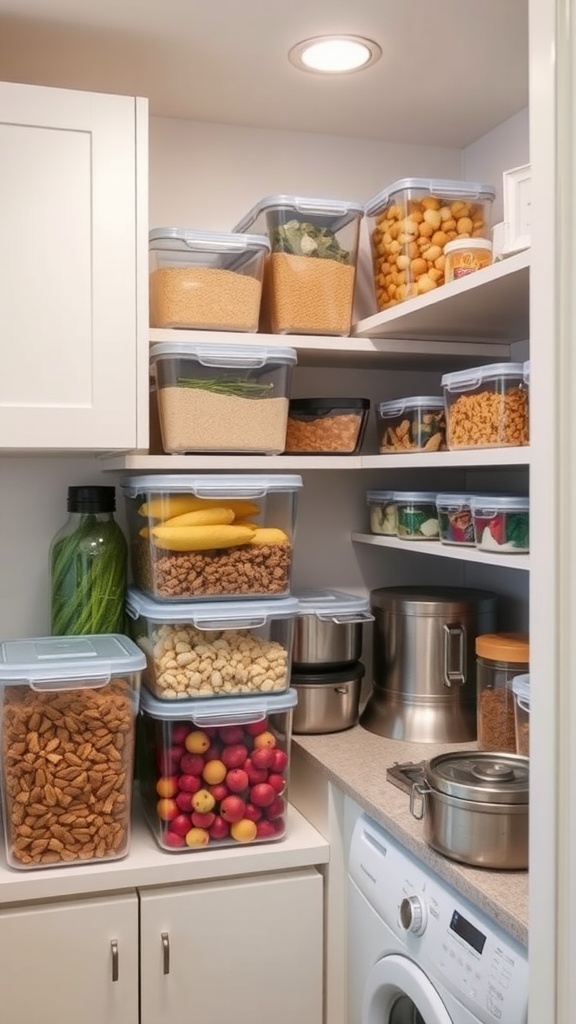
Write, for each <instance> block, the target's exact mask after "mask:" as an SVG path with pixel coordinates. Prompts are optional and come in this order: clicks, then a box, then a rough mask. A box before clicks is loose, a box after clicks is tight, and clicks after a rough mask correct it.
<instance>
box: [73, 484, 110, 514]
mask: <svg viewBox="0 0 576 1024" xmlns="http://www.w3.org/2000/svg"><path fill="white" fill-rule="evenodd" d="M115 509H116V488H115V487H95V486H94V487H93V486H91V485H89V484H88V485H85V486H80V487H69V488H68V511H69V512H114V510H115Z"/></svg>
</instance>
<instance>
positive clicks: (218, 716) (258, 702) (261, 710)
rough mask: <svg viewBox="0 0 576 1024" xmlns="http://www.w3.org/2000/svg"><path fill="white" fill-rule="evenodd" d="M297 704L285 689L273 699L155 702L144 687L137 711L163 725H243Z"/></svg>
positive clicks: (294, 691)
mask: <svg viewBox="0 0 576 1024" xmlns="http://www.w3.org/2000/svg"><path fill="white" fill-rule="evenodd" d="M297 703H298V694H297V693H296V690H292V689H290V690H286V691H285V693H279V694H277V695H276V696H268V695H266V696H264V695H263V694H258V696H253V697H252V696H250V697H225V698H222V699H221V700H218V698H214V697H211V698H209V699H208V700H198V699H197V698H193V699H192V700H178V701H167V700H158V698H157V697H154V696H153V695H152V694H151V693H150V691H149V690H147V689H146V687H143V688H142V692H141V695H140V710H141V711H144V712H146V714H148V715H150V716H151V717H152V718H157V719H159V720H160V721H163V722H181V721H184V720H186V719H189V720H190V721H191V722H193V723H194V725H198V726H203V725H204V726H224V725H243V724H244V723H247V722H261V721H262V719H264V718H266V716H267V715H275V714H278V713H279V712H280V713H281V712H282V711H290V710H291V709H292V708H294V707H296V704H297Z"/></svg>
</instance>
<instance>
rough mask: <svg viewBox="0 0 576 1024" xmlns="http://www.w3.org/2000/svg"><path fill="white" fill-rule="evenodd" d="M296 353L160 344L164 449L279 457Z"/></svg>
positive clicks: (155, 364) (156, 363) (156, 349)
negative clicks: (247, 453) (248, 453)
mask: <svg viewBox="0 0 576 1024" xmlns="http://www.w3.org/2000/svg"><path fill="white" fill-rule="evenodd" d="M296 359H297V356H296V351H295V349H293V348H276V349H275V348H267V347H266V346H262V345H204V344H199V343H198V344H197V343H194V342H184V343H178V342H174V343H160V344H157V345H153V346H152V348H151V350H150V367H151V371H152V375H153V378H154V379H155V382H156V396H157V403H158V416H159V420H160V432H161V435H162V447H163V449H164V451H165V452H168V453H169V454H185V453H186V452H224V453H226V452H230V453H232V454H235V453H241V452H254V453H258V454H264V455H279V454H280V453H281V452H283V451H284V449H285V446H286V426H287V421H288V407H289V400H288V394H289V390H290V378H291V372H292V367H293V366H294V364H295V363H296Z"/></svg>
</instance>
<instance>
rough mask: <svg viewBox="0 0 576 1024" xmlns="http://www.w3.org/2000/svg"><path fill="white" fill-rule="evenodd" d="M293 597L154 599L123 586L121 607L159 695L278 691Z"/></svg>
mask: <svg viewBox="0 0 576 1024" xmlns="http://www.w3.org/2000/svg"><path fill="white" fill-rule="evenodd" d="M298 609H299V603H298V601H297V600H296V598H295V597H286V598H283V599H282V600H280V601H251V602H250V604H247V603H246V602H242V601H240V602H239V601H202V602H197V603H188V602H186V601H183V602H180V601H178V602H177V603H176V602H172V603H171V604H167V603H166V602H161V601H154V600H153V599H152V598H150V597H148V596H147V595H146V594H144V593H142V591H140V590H137V588H136V587H129V589H128V596H127V600H126V611H127V613H128V616H129V622H130V625H129V630H130V635H131V636H132V638H133V640H134V642H135V643H136V644H137V645H138V647H140V648H141V649H142V650H143V651H144V653H145V655H146V662H147V664H146V668H145V669H144V673H143V676H142V681H143V683H144V684H145V686H147V687H148V689H149V690H150V691H151V693H153V694H154V696H155V697H157V698H158V699H159V700H189V699H191V698H199V699H201V700H202V699H204V698H210V697H221V698H228V697H248V696H251V695H258V694H263V693H281V692H282V691H284V690H287V689H288V686H289V683H290V663H291V657H292V642H293V632H294V619H295V616H296V614H297V612H298Z"/></svg>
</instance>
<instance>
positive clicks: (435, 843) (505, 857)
mask: <svg viewBox="0 0 576 1024" xmlns="http://www.w3.org/2000/svg"><path fill="white" fill-rule="evenodd" d="M528 767H529V760H528V758H527V757H521V756H520V755H518V754H498V753H496V754H495V753H492V752H491V751H473V752H469V751H459V752H455V753H451V754H441V755H440V756H438V757H434V758H432V760H431V761H429V762H428V763H427V764H426V765H425V767H424V779H423V781H422V782H415V783H414V784H413V786H412V791H411V793H410V811H411V813H412V814H413V816H414V817H415V818H418V819H421V818H422V819H423V822H424V839H425V840H426V842H427V843H428V845H429V846H431V847H433V849H435V850H438V852H439V853H442V854H444V855H445V856H446V857H450V858H451V859H452V860H457V861H461V862H462V863H463V864H472V865H473V866H475V867H483V868H508V869H515V870H518V869H524V868H527V867H528V783H529V773H528Z"/></svg>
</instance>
